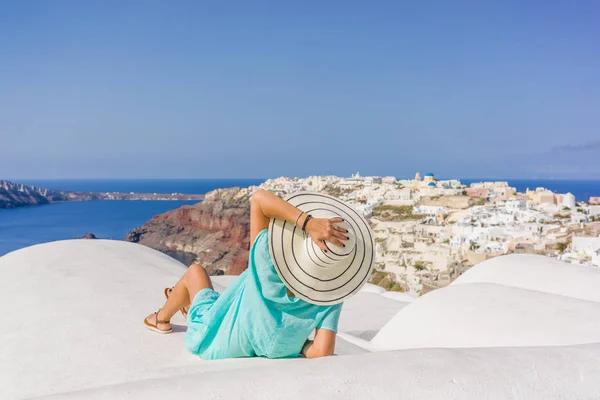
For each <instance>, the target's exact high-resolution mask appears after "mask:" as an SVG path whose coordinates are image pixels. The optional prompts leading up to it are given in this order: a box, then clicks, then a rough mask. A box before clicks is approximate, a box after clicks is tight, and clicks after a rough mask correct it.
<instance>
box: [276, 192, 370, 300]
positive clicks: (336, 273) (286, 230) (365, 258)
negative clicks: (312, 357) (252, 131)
mask: <svg viewBox="0 0 600 400" xmlns="http://www.w3.org/2000/svg"><path fill="white" fill-rule="evenodd" d="M285 200H286V201H287V202H289V203H290V204H292V205H293V206H295V207H297V208H299V209H300V210H302V211H304V212H305V213H307V214H310V215H312V216H313V217H314V218H336V217H340V218H343V219H344V222H341V223H337V224H336V225H338V226H340V227H342V228H344V229H347V230H348V232H349V233H348V234H347V236H348V237H349V238H350V239H349V240H347V241H344V243H345V244H346V247H337V246H335V245H333V244H332V243H329V242H325V244H326V246H327V248H328V251H327V252H324V251H323V250H321V249H320V248H319V246H317V245H316V244H315V243H314V242H313V241H312V239H311V238H310V237H309V236H308V234H306V233H305V232H304V231H302V229H301V228H299V227H297V226H296V225H294V224H293V223H290V222H287V221H284V220H280V219H271V221H270V223H269V251H270V253H271V258H272V259H273V264H274V265H275V270H276V271H277V274H278V275H279V277H280V278H281V280H282V281H283V283H284V284H285V285H286V286H287V288H288V289H289V290H290V291H291V292H292V293H293V294H294V295H295V296H296V297H298V298H301V299H303V300H305V301H307V302H309V303H312V304H318V305H332V304H336V303H341V302H342V301H344V300H346V299H348V298H349V297H351V296H352V295H354V294H355V293H356V292H358V290H359V289H360V288H361V287H362V286H363V285H364V284H365V283H366V282H367V280H368V278H369V276H370V274H371V270H372V268H373V260H374V258H375V253H374V248H375V246H374V242H373V234H372V233H371V228H370V227H369V224H368V222H367V221H366V220H365V218H364V217H363V216H362V215H361V214H359V213H358V212H356V210H354V209H353V208H352V207H350V206H348V205H347V204H345V203H344V202H342V201H340V200H338V199H336V198H335V197H331V196H327V195H324V194H321V193H311V192H298V193H294V194H291V195H289V196H287V197H286V199H285Z"/></svg>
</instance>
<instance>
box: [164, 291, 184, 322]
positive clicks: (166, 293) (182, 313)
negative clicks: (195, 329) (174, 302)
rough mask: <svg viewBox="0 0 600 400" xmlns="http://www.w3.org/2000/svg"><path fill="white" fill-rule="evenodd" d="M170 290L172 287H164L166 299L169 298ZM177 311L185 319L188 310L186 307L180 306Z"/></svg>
mask: <svg viewBox="0 0 600 400" xmlns="http://www.w3.org/2000/svg"><path fill="white" fill-rule="evenodd" d="M171 290H173V288H168V287H166V288H165V297H166V298H167V299H168V298H169V294H170V292H171ZM179 312H180V313H181V315H183V318H185V320H186V321H187V314H188V310H187V307H181V308H180V309H179Z"/></svg>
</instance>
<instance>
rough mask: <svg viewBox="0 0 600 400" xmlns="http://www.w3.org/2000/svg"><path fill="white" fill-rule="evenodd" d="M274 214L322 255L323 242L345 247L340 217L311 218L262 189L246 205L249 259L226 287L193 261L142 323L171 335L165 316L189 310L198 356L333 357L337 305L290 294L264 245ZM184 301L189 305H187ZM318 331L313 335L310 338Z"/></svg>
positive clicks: (190, 345)
mask: <svg viewBox="0 0 600 400" xmlns="http://www.w3.org/2000/svg"><path fill="white" fill-rule="evenodd" d="M271 218H275V219H278V220H284V221H287V223H290V224H295V226H296V227H298V228H299V229H300V228H301V229H303V230H304V231H305V232H306V233H307V234H308V235H310V238H311V239H312V241H314V243H315V245H316V246H318V247H319V248H320V249H321V250H323V252H325V253H326V252H327V251H329V250H330V249H329V247H327V244H326V242H328V243H331V244H333V245H335V246H337V247H338V248H344V247H345V244H344V242H345V241H347V240H348V239H349V238H348V236H347V235H348V230H347V229H344V228H342V227H340V226H339V225H340V223H341V222H343V221H344V220H343V219H342V218H312V217H311V216H310V215H309V214H307V213H304V212H303V211H301V210H300V209H299V208H296V207H294V206H293V205H291V204H290V203H288V202H286V201H284V200H282V199H281V198H279V197H277V196H275V195H273V194H271V193H269V192H267V191H264V190H262V189H259V190H258V191H256V192H255V193H254V195H253V196H252V200H251V206H250V243H251V244H252V245H251V249H250V256H249V261H248V270H246V271H244V273H242V274H241V275H240V276H239V277H238V278H237V279H236V280H235V281H234V282H233V283H232V284H231V285H230V286H229V287H228V288H227V289H226V290H225V291H224V292H223V294H222V295H219V294H218V293H217V292H215V291H214V290H213V286H212V283H211V281H210V277H209V276H208V274H207V273H206V270H205V269H204V268H202V267H201V266H199V265H196V264H194V265H192V266H190V267H189V268H188V270H187V271H186V272H185V273H184V275H183V277H182V278H181V279H180V280H179V282H177V284H176V285H175V287H173V289H172V290H171V291H170V292H168V298H167V301H166V303H165V304H164V306H163V307H162V308H161V309H159V310H158V311H157V312H156V313H154V314H150V315H149V316H148V317H146V319H145V320H144V323H145V325H146V326H147V327H148V328H149V329H151V330H153V331H155V332H158V333H170V332H171V331H172V330H171V324H170V322H169V321H170V319H171V317H173V315H175V313H176V312H177V311H179V310H180V309H181V311H182V313H184V315H185V313H186V312H187V314H188V315H187V322H188V330H187V333H186V337H185V346H186V348H187V349H188V350H189V351H190V352H192V353H193V354H197V355H199V356H200V357H201V358H203V359H222V358H235V357H253V356H261V357H268V358H282V357H296V356H298V354H303V355H304V356H305V357H307V358H316V357H324V356H330V355H333V352H334V349H335V335H336V331H337V324H338V320H339V316H340V312H341V303H338V304H335V305H315V304H310V303H308V302H306V301H304V300H302V299H299V298H295V297H294V296H293V294H292V292H290V291H289V289H287V288H286V286H285V285H284V284H283V282H282V281H281V279H280V278H279V276H278V275H277V273H276V272H275V268H274V266H273V262H272V259H271V256H270V254H269V247H268V231H267V228H268V227H269V221H270V219H271ZM188 306H189V310H187V309H186V308H187V307H188ZM313 331H315V336H314V339H313V340H308V338H309V336H310V335H311V334H312V332H313Z"/></svg>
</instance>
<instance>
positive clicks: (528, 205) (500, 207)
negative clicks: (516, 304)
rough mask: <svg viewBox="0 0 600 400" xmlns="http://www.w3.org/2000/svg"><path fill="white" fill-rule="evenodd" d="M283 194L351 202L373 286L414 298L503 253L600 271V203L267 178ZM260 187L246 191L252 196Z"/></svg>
mask: <svg viewBox="0 0 600 400" xmlns="http://www.w3.org/2000/svg"><path fill="white" fill-rule="evenodd" d="M260 187H261V188H263V189H265V190H269V191H271V192H274V193H276V194H278V195H280V196H285V195H286V194H288V193H294V192H297V191H303V190H307V191H320V192H324V193H329V194H331V195H333V196H336V197H339V198H340V199H342V200H344V201H346V202H349V203H350V204H352V205H353V206H354V207H355V208H356V209H357V210H358V211H359V212H362V213H363V214H364V216H365V217H366V218H367V219H368V220H369V221H370V223H371V225H372V227H373V231H374V233H375V242H376V254H377V259H376V264H375V271H374V273H373V276H372V278H371V281H372V282H373V283H376V284H379V285H380V286H383V287H384V288H386V289H387V290H392V291H402V292H408V293H413V294H416V295H420V294H424V293H426V292H428V291H431V290H433V289H436V288H441V287H445V286H447V285H449V284H450V283H451V282H452V281H453V280H454V279H456V278H457V277H458V276H460V275H461V274H462V273H464V272H465V271H466V270H467V269H469V268H470V267H472V266H474V265H476V264H478V263H480V262H482V261H485V260H487V259H489V258H493V257H496V256H499V255H503V254H508V253H531V254H541V255H545V256H549V257H553V258H556V259H558V260H561V261H564V262H569V263H574V264H582V265H590V266H596V267H600V236H599V234H600V198H598V197H592V198H590V199H588V200H587V201H581V202H578V201H577V199H576V198H575V196H573V195H572V194H571V193H566V194H557V193H553V192H551V191H550V190H547V189H544V188H536V189H535V190H529V189H528V190H527V191H526V193H518V192H517V190H516V189H515V188H513V187H510V186H509V184H508V183H507V182H481V183H473V184H471V185H470V186H468V187H467V186H465V185H463V184H461V182H460V181H458V180H437V179H436V178H435V176H434V175H433V174H432V173H428V174H425V176H424V177H423V178H421V176H420V174H419V173H417V174H416V176H415V179H408V180H397V179H396V178H395V177H391V176H388V177H372V176H368V177H363V176H360V175H359V174H358V173H357V174H355V175H353V176H352V177H350V178H340V177H335V176H311V177H308V178H287V177H281V178H277V179H270V180H268V181H266V182H264V183H263V184H261V185H260ZM256 189H257V187H250V188H249V189H248V190H249V191H251V192H252V191H254V190H256Z"/></svg>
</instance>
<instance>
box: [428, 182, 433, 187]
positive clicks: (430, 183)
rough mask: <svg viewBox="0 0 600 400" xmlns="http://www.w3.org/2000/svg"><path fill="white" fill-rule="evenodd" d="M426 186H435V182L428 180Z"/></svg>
mask: <svg viewBox="0 0 600 400" xmlns="http://www.w3.org/2000/svg"><path fill="white" fill-rule="evenodd" d="M427 186H435V182H429V183H428V184H427Z"/></svg>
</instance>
